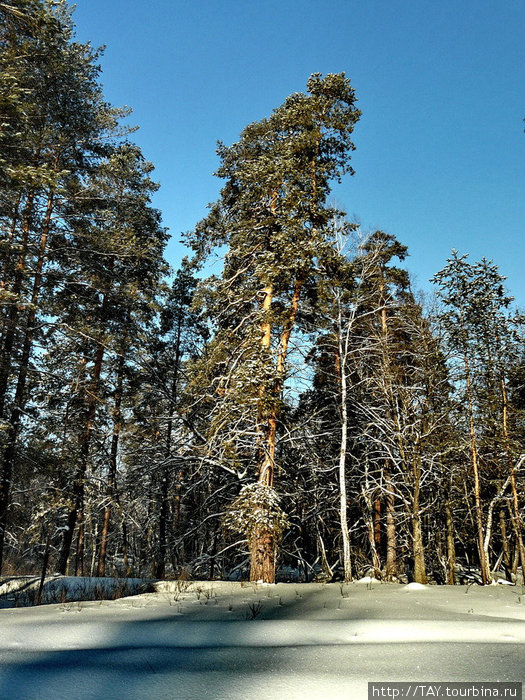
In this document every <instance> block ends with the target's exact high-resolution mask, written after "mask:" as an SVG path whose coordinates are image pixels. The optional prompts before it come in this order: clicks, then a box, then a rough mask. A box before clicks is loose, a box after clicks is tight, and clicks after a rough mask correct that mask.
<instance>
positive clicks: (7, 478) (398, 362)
mask: <svg viewBox="0 0 525 700" xmlns="http://www.w3.org/2000/svg"><path fill="white" fill-rule="evenodd" d="M99 60H100V53H99V52H98V51H97V50H95V49H93V47H92V46H91V45H90V44H82V43H78V42H77V41H75V33H74V25H73V21H72V18H71V14H70V11H69V9H68V8H67V5H66V4H65V3H64V2H62V1H61V2H49V1H48V0H9V2H7V3H0V566H1V567H2V568H1V569H0V570H1V571H2V572H3V573H10V574H16V573H39V572H44V573H45V572H46V571H47V572H49V573H52V572H57V573H61V574H66V573H67V574H69V575H78V576H119V577H129V576H146V577H152V578H156V579H163V578H187V579H188V578H192V579H195V578H202V579H237V580H239V579H250V580H251V581H263V582H273V581H275V580H288V579H289V578H293V580H303V581H312V580H324V581H331V580H344V581H350V580H352V579H354V578H358V577H361V576H364V575H373V576H375V577H376V578H378V579H381V580H383V581H403V582H407V581H415V582H418V583H427V582H433V583H438V584H455V583H458V582H459V580H460V575H461V572H463V573H464V572H465V571H467V572H468V571H469V570H472V571H474V572H475V576H476V577H478V578H479V582H481V583H483V584H488V583H490V582H491V580H492V578H493V577H494V576H495V573H494V572H502V575H503V576H504V577H505V578H506V579H507V580H509V581H516V580H517V576H519V570H520V569H521V571H522V574H523V571H524V569H523V567H524V565H525V547H524V542H523V517H524V497H523V493H524V486H525V454H524V452H525V447H524V438H525V353H524V344H523V330H524V317H523V315H521V314H520V313H519V312H518V311H517V309H516V307H515V305H514V304H513V298H512V297H511V296H510V294H509V292H508V291H507V289H506V287H505V278H504V276H503V275H502V274H501V273H500V271H499V269H498V266H497V264H495V263H494V262H492V261H491V260H487V259H481V260H479V261H474V260H471V259H470V257H469V256H468V255H467V254H464V253H461V252H457V251H452V252H451V255H450V258H449V259H448V260H443V261H436V273H435V276H434V278H433V280H432V281H433V283H434V289H435V294H434V295H433V296H432V295H426V296H425V295H423V294H422V293H420V292H418V291H417V290H416V289H414V288H413V286H412V285H411V281H410V277H409V274H408V272H407V271H406V269H405V267H404V261H405V259H406V257H407V256H408V254H409V251H408V250H407V248H406V246H404V245H403V243H402V242H401V241H400V240H398V239H397V235H398V232H396V235H393V234H392V233H390V232H384V231H380V230H377V231H369V232H364V231H362V230H361V228H360V227H359V226H358V225H357V224H356V223H354V222H352V221H351V220H350V219H349V218H348V217H347V216H346V215H345V213H344V212H343V211H340V210H338V209H337V208H335V207H334V206H332V205H331V203H330V202H331V185H332V184H333V183H334V182H338V181H340V180H341V179H342V178H344V177H347V178H350V177H351V176H352V174H353V168H352V164H351V156H352V153H353V151H354V149H355V147H356V146H355V145H354V143H353V140H352V139H353V131H354V127H355V125H356V124H357V122H358V120H359V119H360V118H361V113H360V111H359V109H358V108H357V98H356V95H355V93H354V90H353V88H352V86H351V83H350V80H349V78H348V77H347V76H346V75H345V74H344V73H337V74H327V75H324V76H323V75H321V74H319V73H313V74H312V75H311V76H310V77H309V78H308V80H307V84H306V89H305V91H304V92H297V93H294V94H292V95H290V96H289V97H288V98H287V99H286V100H285V101H284V102H283V104H282V105H280V106H277V107H276V108H275V109H274V111H273V112H272V113H271V114H270V115H268V116H266V117H264V118H262V119H261V120H260V121H257V122H255V123H252V124H249V125H248V126H246V128H245V129H244V130H243V131H242V133H241V134H240V136H239V138H238V141H237V142H236V143H234V144H232V145H230V146H228V145H225V144H222V143H219V145H218V151H217V152H218V156H219V166H218V170H217V173H216V174H217V176H218V177H219V178H220V179H221V180H222V189H221V191H220V195H219V196H218V199H217V201H216V202H214V203H213V204H212V205H210V207H209V209H208V211H207V212H205V216H204V217H203V218H202V220H201V221H200V222H197V223H196V225H195V227H194V229H193V230H191V231H189V232H187V233H186V234H184V240H185V243H186V245H187V247H188V255H187V257H185V258H184V259H183V261H182V264H181V265H180V267H179V269H176V270H174V269H172V268H171V267H170V265H169V263H168V261H167V260H166V258H165V248H166V245H167V242H168V240H169V235H170V234H169V232H168V231H167V230H166V229H165V228H164V226H163V223H162V218H161V213H160V212H159V211H158V210H156V209H155V207H154V206H153V204H152V197H153V195H154V193H155V191H156V190H157V188H158V185H157V184H156V182H155V180H154V176H153V165H152V164H151V163H149V162H148V161H147V160H146V158H145V157H144V155H143V154H142V152H141V150H140V148H139V147H138V146H137V145H136V144H135V143H134V142H133V140H132V135H133V129H132V128H129V127H127V126H126V124H127V121H126V118H127V117H128V116H129V110H126V109H120V108H116V107H113V106H112V105H110V104H109V103H108V102H107V101H106V100H105V97H104V94H103V90H102V87H101V82H100V81H101V74H100V68H99ZM299 87H301V86H299ZM362 118H363V119H366V114H365V115H363V117H362ZM357 147H358V144H357ZM172 233H173V235H179V234H178V232H172ZM399 236H400V238H402V232H399ZM212 270H213V271H214V272H213V274H212Z"/></svg>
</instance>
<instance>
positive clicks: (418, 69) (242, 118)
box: [74, 0, 525, 306]
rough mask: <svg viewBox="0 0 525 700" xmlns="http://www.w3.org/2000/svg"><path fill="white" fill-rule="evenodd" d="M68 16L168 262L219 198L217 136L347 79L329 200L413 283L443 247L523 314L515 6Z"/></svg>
mask: <svg viewBox="0 0 525 700" xmlns="http://www.w3.org/2000/svg"><path fill="white" fill-rule="evenodd" d="M74 21H75V23H76V26H77V38H78V40H80V41H88V40H89V41H91V43H92V44H93V45H94V46H99V45H102V44H105V45H106V47H107V48H106V51H105V55H104V57H103V58H102V68H103V75H102V82H103V84H104V89H105V95H106V98H107V100H108V101H110V102H111V103H113V104H115V105H119V106H120V105H124V104H126V105H129V106H131V107H133V110H134V113H133V117H132V120H131V121H132V122H133V123H135V124H138V125H139V126H140V130H139V131H138V132H137V133H136V134H134V136H133V138H134V140H135V141H136V142H137V143H138V144H139V145H140V146H141V148H142V149H143V151H144V153H145V155H146V157H147V158H148V159H149V160H151V161H152V162H153V163H154V164H155V166H156V171H155V177H156V179H157V180H158V181H159V182H160V183H161V189H160V191H159V193H158V194H157V195H156V198H155V205H156V206H157V207H158V208H159V209H161V211H162V212H163V219H164V223H165V225H166V226H168V227H169V229H170V232H171V235H172V241H171V243H170V245H169V247H168V251H167V256H168V259H169V260H170V262H171V263H172V265H174V266H177V264H178V261H179V260H180V258H181V256H182V255H183V254H184V253H185V251H184V249H183V247H182V245H181V244H180V235H181V232H183V231H186V230H188V229H191V228H192V227H193V226H194V224H195V223H196V222H197V221H198V220H199V219H201V218H202V217H203V216H204V215H205V214H206V204H207V203H209V202H211V201H214V200H215V199H216V198H217V196H218V193H219V189H220V187H221V181H220V180H219V179H218V178H216V177H213V172H214V170H215V169H216V167H217V164H218V161H217V157H216V155H215V147H216V142H217V140H221V141H223V142H225V143H226V144H230V143H232V142H234V141H236V140H237V138H238V135H239V133H240V131H241V130H242V129H243V127H244V126H245V125H246V124H248V123H249V122H252V121H255V120H258V119H261V118H263V117H265V116H267V115H268V114H269V113H270V112H271V110H272V109H273V108H275V107H277V106H278V105H280V104H281V103H282V102H283V100H284V99H285V98H286V96H287V95H289V94H290V93H292V92H299V91H302V90H304V88H305V85H306V80H307V78H308V76H309V75H310V74H311V73H313V72H321V73H329V72H340V71H345V72H346V74H347V76H348V77H349V78H350V80H351V82H352V85H353V87H354V89H355V90H356V94H357V97H358V100H359V102H358V106H359V108H360V109H361V111H362V117H361V121H360V122H359V124H358V126H357V127H356V130H355V132H354V142H355V144H356V147H357V150H356V152H355V154H354V156H353V159H352V163H353V167H354V169H355V170H356V174H355V176H354V177H351V178H347V179H346V180H345V181H344V183H343V184H341V185H338V186H337V187H336V188H334V201H335V202H336V203H337V204H338V205H339V206H340V207H342V208H344V209H345V210H346V211H347V213H348V214H349V216H350V217H351V218H354V219H357V220H359V221H360V223H361V225H362V228H363V229H364V230H369V229H371V230H375V229H377V228H380V229H382V230H384V231H387V232H389V233H392V234H394V235H395V236H397V238H398V239H399V240H400V241H401V242H402V243H404V244H405V245H407V246H408V247H409V253H410V258H409V259H408V268H409V269H410V270H411V272H412V273H413V274H414V277H415V281H416V285H417V286H419V287H422V288H424V289H428V288H429V287H430V285H429V284H428V279H429V277H431V276H432V275H433V274H434V273H435V272H437V271H438V270H439V269H441V268H442V267H443V266H444V264H445V261H446V258H447V257H448V256H449V254H450V251H451V249H452V248H456V249H458V250H459V251H460V252H462V253H469V254H470V257H471V260H473V261H474V260H478V259H479V258H481V257H482V256H485V257H487V258H490V259H493V260H494V261H495V262H496V263H497V264H498V265H499V267H500V270H501V272H502V273H503V274H505V275H506V276H507V277H508V287H509V289H510V291H511V293H512V294H513V295H514V296H515V297H516V299H517V302H518V303H519V305H520V306H524V305H525V275H524V274H523V268H524V257H525V255H524V248H525V235H524V233H525V134H524V133H523V127H524V123H523V121H522V120H523V117H525V3H523V0H505V2H501V1H500V0H461V2H458V0H441V1H440V2H435V0H398V1H397V2H391V1H387V0H324V2H322V1H321V0H278V1H276V0H260V1H259V2H257V0H193V2H192V1H191V0H150V1H149V2H146V0H127V1H126V2H125V3H124V2H121V1H118V0H78V2H77V8H76V10H75V13H74Z"/></svg>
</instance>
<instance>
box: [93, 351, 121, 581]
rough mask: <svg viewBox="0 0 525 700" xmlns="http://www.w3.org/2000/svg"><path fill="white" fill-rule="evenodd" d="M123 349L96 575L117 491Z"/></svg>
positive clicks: (102, 564)
mask: <svg viewBox="0 0 525 700" xmlns="http://www.w3.org/2000/svg"><path fill="white" fill-rule="evenodd" d="M124 364H125V355H124V351H123V352H122V354H121V355H120V357H119V360H118V366H117V386H116V389H115V404H114V407H113V435H112V436H111V449H110V454H109V472H108V483H107V493H106V498H107V499H108V501H107V505H106V508H105V510H104V521H103V524H102V532H101V535H100V549H99V557H98V566H97V576H104V575H105V571H106V555H107V545H108V536H109V527H110V523H111V512H112V509H113V503H114V502H115V498H116V491H117V462H118V447H119V438H120V430H121V426H122V410H121V408H122V389H123V382H124Z"/></svg>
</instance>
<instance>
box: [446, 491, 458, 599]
mask: <svg viewBox="0 0 525 700" xmlns="http://www.w3.org/2000/svg"><path fill="white" fill-rule="evenodd" d="M445 514H446V520H447V583H448V584H450V585H451V586H453V585H454V584H455V583H456V545H455V539H454V521H453V519H452V510H451V508H450V503H449V502H448V500H447V501H446V502H445Z"/></svg>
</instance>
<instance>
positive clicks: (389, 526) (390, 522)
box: [385, 484, 397, 581]
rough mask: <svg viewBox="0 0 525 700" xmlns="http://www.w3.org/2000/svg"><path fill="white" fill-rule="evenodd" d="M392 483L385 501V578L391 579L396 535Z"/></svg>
mask: <svg viewBox="0 0 525 700" xmlns="http://www.w3.org/2000/svg"><path fill="white" fill-rule="evenodd" d="M392 488H393V486H392V484H388V492H387V494H386V497H385V503H386V562H385V580H386V581H392V580H393V579H394V578H395V577H396V576H397V537H396V520H395V499H394V494H393V493H392Z"/></svg>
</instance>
